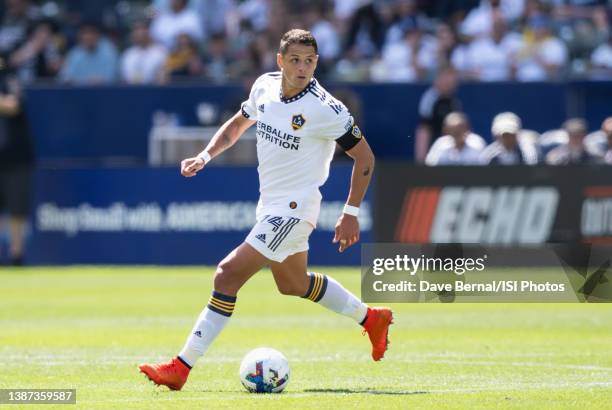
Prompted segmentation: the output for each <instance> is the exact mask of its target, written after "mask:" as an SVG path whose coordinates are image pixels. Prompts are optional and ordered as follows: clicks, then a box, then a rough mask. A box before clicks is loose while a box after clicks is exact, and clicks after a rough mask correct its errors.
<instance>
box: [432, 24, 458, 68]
mask: <svg viewBox="0 0 612 410" xmlns="http://www.w3.org/2000/svg"><path fill="white" fill-rule="evenodd" d="M435 44H436V51H435V54H436V56H435V60H436V62H435V66H436V69H438V68H440V67H450V66H454V64H457V66H463V65H464V63H463V61H464V54H465V47H464V46H463V45H462V44H459V43H458V41H457V34H456V33H455V32H454V31H453V29H452V27H451V26H450V25H448V24H445V23H441V24H438V27H437V28H436V38H435ZM455 68H457V67H455Z"/></svg>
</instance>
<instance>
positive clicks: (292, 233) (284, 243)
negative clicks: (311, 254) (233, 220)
mask: <svg viewBox="0 0 612 410" xmlns="http://www.w3.org/2000/svg"><path fill="white" fill-rule="evenodd" d="M313 230H314V227H313V226H312V225H311V224H310V223H309V222H306V221H304V220H302V219H297V218H292V217H289V216H270V215H266V216H264V217H263V218H262V219H261V220H259V221H257V223H256V224H255V226H254V227H253V229H251V232H249V234H248V235H247V237H246V239H245V242H246V243H248V244H249V245H251V246H252V247H253V248H255V249H256V250H257V251H258V252H259V253H261V254H262V255H263V256H265V257H266V258H268V259H270V260H273V261H275V262H282V261H284V260H285V259H286V258H287V257H288V256H291V255H294V254H296V253H299V252H304V251H307V250H308V237H309V236H310V234H311V233H312V231H313Z"/></svg>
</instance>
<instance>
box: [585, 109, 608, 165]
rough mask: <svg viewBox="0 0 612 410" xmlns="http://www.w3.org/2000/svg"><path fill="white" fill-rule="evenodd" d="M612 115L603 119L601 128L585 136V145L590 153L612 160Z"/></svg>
mask: <svg viewBox="0 0 612 410" xmlns="http://www.w3.org/2000/svg"><path fill="white" fill-rule="evenodd" d="M610 143H612V117H608V118H606V119H605V120H603V122H602V124H601V128H600V129H599V130H597V131H595V132H592V133H590V134H589V135H587V136H586V137H584V145H585V146H586V149H587V151H589V152H590V153H592V154H594V155H596V156H599V157H601V158H604V160H605V161H606V163H608V164H610V163H612V162H610V161H612V145H611V144H610Z"/></svg>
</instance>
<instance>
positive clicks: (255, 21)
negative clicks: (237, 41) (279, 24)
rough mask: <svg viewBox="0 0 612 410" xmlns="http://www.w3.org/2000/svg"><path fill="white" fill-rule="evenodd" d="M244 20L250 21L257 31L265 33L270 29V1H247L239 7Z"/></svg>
mask: <svg viewBox="0 0 612 410" xmlns="http://www.w3.org/2000/svg"><path fill="white" fill-rule="evenodd" d="M238 11H239V13H240V17H241V18H242V19H245V20H248V21H249V22H250V23H251V26H252V27H253V28H254V29H255V31H264V30H266V29H267V28H268V23H269V21H268V16H269V14H270V4H269V1H268V0H245V1H243V2H242V4H240V6H238Z"/></svg>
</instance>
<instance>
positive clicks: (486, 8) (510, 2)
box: [461, 0, 524, 38]
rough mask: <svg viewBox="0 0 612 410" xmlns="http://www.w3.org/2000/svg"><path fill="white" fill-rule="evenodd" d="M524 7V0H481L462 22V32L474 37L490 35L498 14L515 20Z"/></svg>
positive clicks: (506, 18) (507, 19)
mask: <svg viewBox="0 0 612 410" xmlns="http://www.w3.org/2000/svg"><path fill="white" fill-rule="evenodd" d="M523 8H524V0H481V1H480V5H479V6H478V7H477V8H475V9H473V10H472V11H470V12H469V14H468V15H467V16H466V18H465V20H464V21H463V23H462V24H461V34H463V35H465V36H468V37H472V38H475V37H480V36H486V35H489V34H490V33H491V31H492V28H493V27H492V22H493V19H494V18H495V17H496V16H500V17H502V18H504V19H505V20H506V21H514V20H516V19H518V18H519V17H520V16H521V14H522V13H523Z"/></svg>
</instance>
